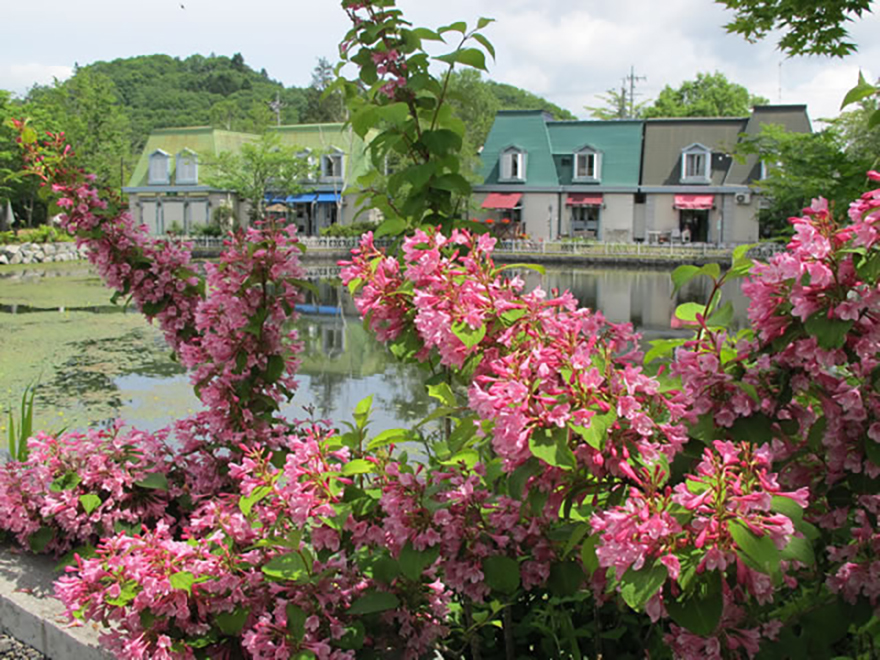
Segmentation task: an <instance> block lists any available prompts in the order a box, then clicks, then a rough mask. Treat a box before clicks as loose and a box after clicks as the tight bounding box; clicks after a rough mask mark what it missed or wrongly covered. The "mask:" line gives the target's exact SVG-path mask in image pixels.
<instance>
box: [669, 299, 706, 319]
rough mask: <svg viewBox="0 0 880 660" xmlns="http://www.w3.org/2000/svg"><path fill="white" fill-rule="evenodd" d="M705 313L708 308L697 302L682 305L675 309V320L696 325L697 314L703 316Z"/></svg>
mask: <svg viewBox="0 0 880 660" xmlns="http://www.w3.org/2000/svg"><path fill="white" fill-rule="evenodd" d="M705 313H706V306H705V305H701V304H700V303H695V302H687V303H682V304H681V305H679V306H678V307H676V308H675V318H677V319H678V320H679V321H684V322H685V323H696V322H697V314H699V315H700V316H703V315H704V314H705Z"/></svg>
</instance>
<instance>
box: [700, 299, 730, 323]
mask: <svg viewBox="0 0 880 660" xmlns="http://www.w3.org/2000/svg"><path fill="white" fill-rule="evenodd" d="M733 312H734V310H733V303H732V302H730V301H729V300H728V301H727V302H726V303H724V304H723V305H722V306H721V307H719V308H718V309H716V310H715V311H714V312H712V314H710V315H709V318H708V319H706V325H708V326H710V327H715V328H726V327H727V326H729V325H730V322H731V321H733Z"/></svg>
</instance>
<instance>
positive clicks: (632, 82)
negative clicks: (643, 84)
mask: <svg viewBox="0 0 880 660" xmlns="http://www.w3.org/2000/svg"><path fill="white" fill-rule="evenodd" d="M647 79H648V77H647V76H637V75H636V68H635V67H634V66H630V67H629V75H628V76H626V77H625V78H624V81H628V82H629V116H628V117H627V119H634V118H635V115H636V83H637V82H638V81H640V80H647ZM624 91H626V90H625V89H624Z"/></svg>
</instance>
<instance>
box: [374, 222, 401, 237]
mask: <svg viewBox="0 0 880 660" xmlns="http://www.w3.org/2000/svg"><path fill="white" fill-rule="evenodd" d="M406 227H407V225H406V221H405V220H403V218H398V217H391V218H388V219H387V220H385V221H384V222H383V223H382V224H381V225H379V226H378V227H377V228H376V233H375V237H376V238H381V237H382V236H399V235H400V234H402V233H403V232H405V231H406Z"/></svg>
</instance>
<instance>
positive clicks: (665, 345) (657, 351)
mask: <svg viewBox="0 0 880 660" xmlns="http://www.w3.org/2000/svg"><path fill="white" fill-rule="evenodd" d="M685 342H687V339H654V340H651V341H649V342H648V343H649V344H651V349H650V350H649V351H648V352H647V353H645V364H650V363H651V362H653V361H654V360H656V359H657V358H662V357H666V356H667V355H672V352H673V351H674V350H675V349H676V348H678V347H679V346H683V345H684V344H685Z"/></svg>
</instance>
